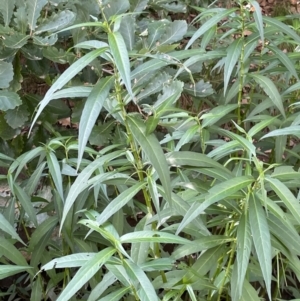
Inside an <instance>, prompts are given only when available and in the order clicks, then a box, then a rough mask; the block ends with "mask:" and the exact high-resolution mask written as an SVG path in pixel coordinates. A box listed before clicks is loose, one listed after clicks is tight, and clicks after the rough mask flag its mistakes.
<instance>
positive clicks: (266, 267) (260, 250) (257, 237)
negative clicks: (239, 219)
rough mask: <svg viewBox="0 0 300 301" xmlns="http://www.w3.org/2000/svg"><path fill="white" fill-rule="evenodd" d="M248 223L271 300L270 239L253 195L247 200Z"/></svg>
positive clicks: (262, 210) (266, 224)
mask: <svg viewBox="0 0 300 301" xmlns="http://www.w3.org/2000/svg"><path fill="white" fill-rule="evenodd" d="M249 222H250V227H251V234H252V239H253V242H254V246H255V250H256V254H257V257H258V261H259V264H260V268H261V271H262V274H263V277H264V280H265V283H266V288H267V293H268V295H269V298H270V300H271V277H272V252H271V237H270V232H269V227H268V222H267V219H266V216H265V212H264V209H263V208H262V206H261V204H260V202H259V201H258V200H256V198H255V195H254V194H251V197H250V199H249Z"/></svg>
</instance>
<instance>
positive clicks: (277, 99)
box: [249, 73, 285, 117]
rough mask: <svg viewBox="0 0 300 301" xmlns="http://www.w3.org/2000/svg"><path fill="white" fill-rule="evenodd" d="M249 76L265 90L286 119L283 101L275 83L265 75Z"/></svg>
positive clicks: (252, 74)
mask: <svg viewBox="0 0 300 301" xmlns="http://www.w3.org/2000/svg"><path fill="white" fill-rule="evenodd" d="M249 76H251V77H252V78H253V79H254V80H255V81H256V83H257V84H258V85H260V86H261V87H262V88H263V90H264V91H265V93H266V94H267V95H268V96H269V97H270V99H271V100H272V102H273V103H274V105H275V106H276V107H277V109H278V110H279V112H280V113H281V114H282V115H283V116H284V117H285V111H284V107H283V103H282V99H281V96H280V94H279V92H278V90H277V88H276V86H275V85H274V83H273V82H272V81H271V80H270V79H269V78H268V77H266V76H264V75H260V74H254V73H251V75H249Z"/></svg>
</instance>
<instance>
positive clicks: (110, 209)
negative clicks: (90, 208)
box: [96, 183, 146, 225]
mask: <svg viewBox="0 0 300 301" xmlns="http://www.w3.org/2000/svg"><path fill="white" fill-rule="evenodd" d="M145 184H146V183H137V184H135V185H134V186H132V187H130V188H128V189H127V190H125V191H123V192H122V193H121V194H119V195H118V196H117V197H116V198H115V199H114V200H113V201H111V202H110V203H109V204H108V205H107V206H106V207H105V209H104V210H103V211H102V212H101V214H100V216H98V217H97V218H96V221H97V222H98V223H99V224H100V225H102V224H103V223H105V222H106V221H107V220H108V219H109V218H110V217H111V216H112V215H113V214H114V213H116V212H117V211H119V210H120V209H121V208H122V207H123V206H125V205H126V204H127V203H128V202H129V201H130V200H132V198H133V197H134V196H135V195H136V194H137V193H138V192H139V191H140V190H141V189H143V187H144V186H145Z"/></svg>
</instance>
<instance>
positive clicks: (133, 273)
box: [124, 259, 158, 301]
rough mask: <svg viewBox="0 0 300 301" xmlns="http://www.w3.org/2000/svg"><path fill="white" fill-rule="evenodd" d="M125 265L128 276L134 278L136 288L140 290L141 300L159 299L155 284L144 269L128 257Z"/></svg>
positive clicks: (155, 300)
mask: <svg viewBox="0 0 300 301" xmlns="http://www.w3.org/2000/svg"><path fill="white" fill-rule="evenodd" d="M124 267H125V269H126V272H127V274H128V276H129V277H130V278H131V279H132V280H133V283H134V284H135V288H136V290H138V295H139V298H140V300H141V301H158V297H157V295H156V293H155V290H154V288H153V285H152V283H151V282H150V280H149V278H148V277H147V275H146V274H145V273H144V271H143V270H142V269H141V268H140V267H139V266H138V265H136V264H135V263H134V262H132V261H130V260H128V259H126V260H124ZM136 283H139V285H136Z"/></svg>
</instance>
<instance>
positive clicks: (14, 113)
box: [5, 105, 29, 129]
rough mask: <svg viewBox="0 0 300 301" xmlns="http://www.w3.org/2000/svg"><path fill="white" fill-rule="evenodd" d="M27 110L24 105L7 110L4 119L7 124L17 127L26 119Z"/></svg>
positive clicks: (27, 115)
mask: <svg viewBox="0 0 300 301" xmlns="http://www.w3.org/2000/svg"><path fill="white" fill-rule="evenodd" d="M28 117H29V112H28V110H27V109H26V107H25V106H22V105H21V106H19V107H17V108H15V109H14V110H7V111H6V113H5V120H6V122H7V124H8V125H9V126H10V127H12V128H13V129H17V128H18V127H21V126H23V125H24V124H25V122H26V121H27V120H28Z"/></svg>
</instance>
